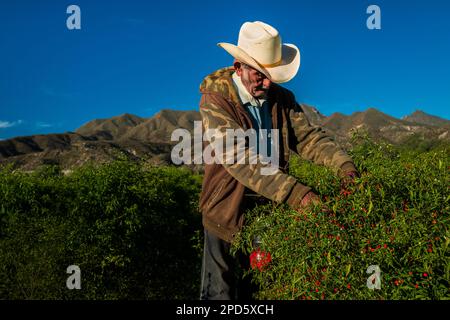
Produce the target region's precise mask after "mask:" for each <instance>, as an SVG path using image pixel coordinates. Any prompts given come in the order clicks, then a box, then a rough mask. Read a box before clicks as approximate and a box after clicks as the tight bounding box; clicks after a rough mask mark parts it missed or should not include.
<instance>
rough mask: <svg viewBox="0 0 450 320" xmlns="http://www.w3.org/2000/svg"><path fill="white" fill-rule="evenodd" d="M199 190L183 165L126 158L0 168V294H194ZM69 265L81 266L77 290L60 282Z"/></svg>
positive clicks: (182, 296)
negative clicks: (69, 166) (65, 166)
mask: <svg viewBox="0 0 450 320" xmlns="http://www.w3.org/2000/svg"><path fill="white" fill-rule="evenodd" d="M200 188H201V177H199V176H196V175H193V174H192V173H191V172H190V171H188V170H184V169H177V168H173V167H162V168H144V166H142V165H138V164H135V163H132V162H129V161H126V160H117V161H114V162H112V163H110V164H105V165H101V166H92V165H87V166H84V167H82V168H80V169H77V170H75V171H74V172H72V173H71V174H70V175H68V176H64V175H62V174H61V172H60V170H59V169H58V168H56V167H54V166H48V167H43V168H42V169H40V170H38V171H36V172H34V173H32V174H29V173H21V172H13V171H12V170H11V167H6V168H3V169H2V170H1V171H0V297H1V298H3V299H187V298H196V297H197V296H198V291H199V289H198V279H199V274H200V269H199V268H200V252H199V250H198V249H199V248H198V242H199V241H200V239H199V234H200V232H199V231H200V229H201V222H200V215H199V213H198V212H197V199H198V193H199V191H200ZM195 236H196V237H197V238H195ZM69 265H78V266H79V267H80V269H81V286H82V288H81V290H68V289H67V287H66V279H67V277H69V274H67V273H66V268H67V267H68V266H69Z"/></svg>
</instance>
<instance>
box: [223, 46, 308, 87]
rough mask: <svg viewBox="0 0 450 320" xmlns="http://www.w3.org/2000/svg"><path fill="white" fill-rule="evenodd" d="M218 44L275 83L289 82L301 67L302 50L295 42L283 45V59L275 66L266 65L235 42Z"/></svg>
mask: <svg viewBox="0 0 450 320" xmlns="http://www.w3.org/2000/svg"><path fill="white" fill-rule="evenodd" d="M217 45H218V46H219V47H221V48H223V49H224V50H225V51H227V52H228V53H229V54H231V55H232V56H233V57H234V58H235V59H236V60H239V61H242V62H244V63H246V64H248V65H249V66H251V67H253V68H255V69H256V70H258V71H260V72H262V73H263V74H264V75H265V76H266V77H267V78H269V79H270V80H271V81H273V82H275V83H284V82H288V81H289V80H291V79H292V78H294V77H295V75H296V74H297V72H298V69H299V68H300V50H299V49H298V48H297V47H296V46H295V45H293V44H289V43H285V44H283V45H282V47H281V61H280V62H279V63H278V64H277V65H275V66H265V67H264V66H263V65H261V64H260V63H258V61H256V60H255V59H253V58H252V57H251V56H250V55H249V54H248V53H247V52H245V51H244V50H242V49H241V48H239V47H238V46H236V45H234V44H231V43H226V42H220V43H218V44H217Z"/></svg>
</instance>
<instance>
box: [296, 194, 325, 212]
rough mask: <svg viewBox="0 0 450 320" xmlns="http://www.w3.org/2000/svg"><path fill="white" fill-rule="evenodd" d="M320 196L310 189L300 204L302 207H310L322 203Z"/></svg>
mask: <svg viewBox="0 0 450 320" xmlns="http://www.w3.org/2000/svg"><path fill="white" fill-rule="evenodd" d="M320 202H321V201H320V198H319V196H318V195H317V194H315V193H314V192H312V191H309V192H308V193H307V194H305V196H304V197H303V198H302V201H301V202H300V206H301V207H302V208H305V207H308V206H310V205H315V204H320Z"/></svg>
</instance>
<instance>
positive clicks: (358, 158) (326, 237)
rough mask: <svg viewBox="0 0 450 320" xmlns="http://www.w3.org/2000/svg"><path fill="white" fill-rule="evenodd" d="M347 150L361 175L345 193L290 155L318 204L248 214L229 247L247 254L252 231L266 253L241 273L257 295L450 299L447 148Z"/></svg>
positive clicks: (331, 178) (324, 172) (329, 175)
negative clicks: (373, 280) (373, 283)
mask: <svg viewBox="0 0 450 320" xmlns="http://www.w3.org/2000/svg"><path fill="white" fill-rule="evenodd" d="M351 153H352V156H353V158H354V160H355V163H356V165H357V167H358V170H360V172H361V173H362V174H361V177H360V178H358V179H357V180H356V183H355V184H354V185H353V186H352V187H350V188H349V189H348V190H346V191H345V192H341V190H340V184H339V180H338V178H337V177H336V176H335V175H334V174H333V172H331V171H330V170H329V169H327V168H324V167H318V166H315V165H313V164H311V163H309V162H304V161H301V160H300V159H298V158H296V159H294V160H293V161H292V166H291V173H292V174H293V175H294V176H296V177H297V178H298V180H299V181H302V182H303V183H305V184H307V185H310V186H313V187H315V188H316V190H315V191H316V192H317V193H318V194H319V195H321V197H322V199H323V202H324V207H315V208H312V209H310V210H309V211H308V212H305V213H303V214H300V213H297V212H295V211H293V210H291V209H289V208H288V207H287V206H285V205H281V206H276V205H266V206H264V207H258V208H256V209H254V210H253V211H251V212H248V213H247V226H246V227H245V228H244V229H243V231H242V232H241V234H240V235H239V237H238V239H237V241H236V243H234V245H233V250H234V251H237V250H238V249H239V250H243V251H244V252H246V253H250V252H251V251H252V250H253V249H252V240H253V239H254V238H255V236H257V235H258V236H259V237H261V241H262V244H261V250H263V251H266V252H270V255H271V259H272V261H271V262H270V264H269V265H267V266H266V267H265V268H264V270H262V271H261V270H259V269H258V268H255V269H252V270H249V271H248V272H247V274H250V275H251V276H252V279H253V281H254V282H255V283H256V284H257V286H258V288H259V291H258V292H257V293H256V294H255V296H256V298H259V299H449V298H450V291H449V289H450V263H449V261H450V260H449V258H450V257H449V248H448V246H449V243H450V233H449V200H450V195H449V192H448V191H449V189H448V188H449V185H450V184H449V182H450V180H449V168H450V161H449V160H450V153H449V149H448V148H442V149H440V150H438V151H432V152H427V153H417V152H414V151H402V152H399V151H398V150H396V149H395V148H393V147H392V146H391V145H387V144H376V143H373V142H371V141H370V140H366V141H364V142H363V143H361V144H360V145H359V146H358V147H356V148H354V149H353V151H352V152H351ZM371 265H374V266H378V267H379V268H380V270H381V273H380V275H381V289H379V290H377V289H375V290H370V289H369V288H368V286H367V279H368V278H369V276H370V275H371V274H372V273H373V271H372V272H370V273H367V269H368V267H369V266H371Z"/></svg>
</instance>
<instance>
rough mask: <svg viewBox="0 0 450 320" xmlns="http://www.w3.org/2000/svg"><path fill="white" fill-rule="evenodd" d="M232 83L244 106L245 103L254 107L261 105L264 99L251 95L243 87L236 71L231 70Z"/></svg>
mask: <svg viewBox="0 0 450 320" xmlns="http://www.w3.org/2000/svg"><path fill="white" fill-rule="evenodd" d="M231 77H232V79H233V82H234V84H235V85H236V87H237V89H238V94H239V98H241V101H242V104H243V105H244V106H245V105H246V104H250V105H252V106H255V107H261V106H262V105H263V103H264V102H265V101H266V99H257V98H255V97H253V96H252V95H251V94H250V93H249V92H248V91H247V89H246V88H245V86H244V84H243V83H242V81H241V77H239V76H238V75H237V73H236V72H233V75H232V76H231Z"/></svg>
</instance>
